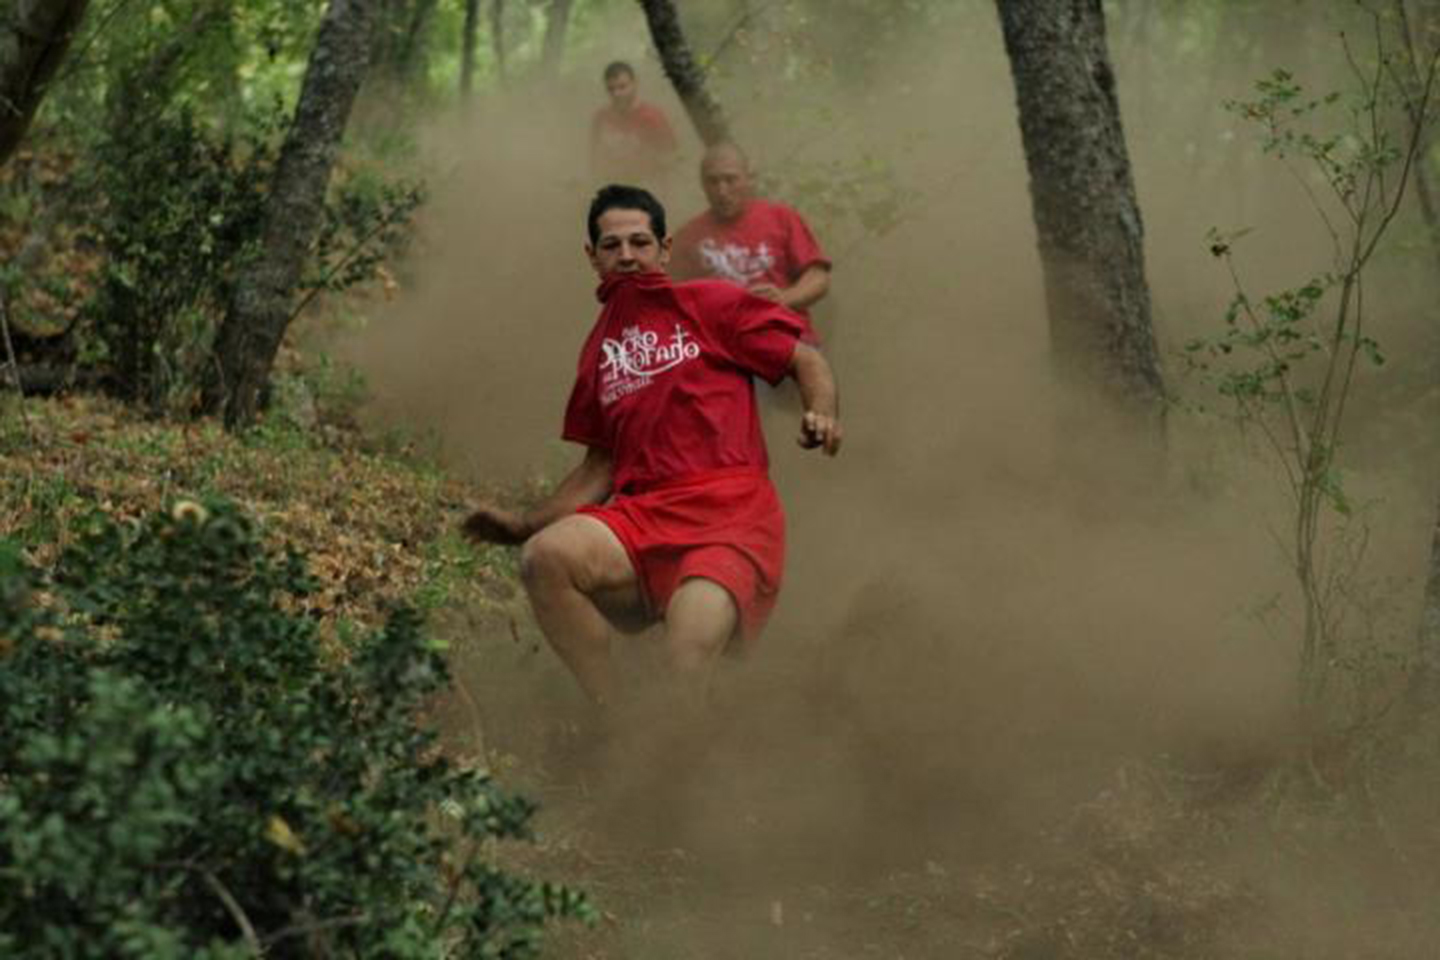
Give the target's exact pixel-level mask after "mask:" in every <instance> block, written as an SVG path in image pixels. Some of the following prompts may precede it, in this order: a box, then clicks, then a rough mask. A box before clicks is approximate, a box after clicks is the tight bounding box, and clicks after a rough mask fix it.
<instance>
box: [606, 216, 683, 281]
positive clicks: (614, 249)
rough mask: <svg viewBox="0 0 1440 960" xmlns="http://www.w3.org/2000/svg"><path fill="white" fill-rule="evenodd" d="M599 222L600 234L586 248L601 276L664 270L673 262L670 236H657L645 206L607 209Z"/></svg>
mask: <svg viewBox="0 0 1440 960" xmlns="http://www.w3.org/2000/svg"><path fill="white" fill-rule="evenodd" d="M597 225H598V226H599V228H600V237H599V239H597V240H596V241H595V245H594V246H593V247H592V246H589V245H586V247H585V252H586V253H587V254H589V256H590V265H591V266H592V267H594V268H595V272H596V273H598V274H599V275H600V276H602V277H604V276H606V275H607V274H611V273H644V272H649V271H654V270H664V269H665V265H666V264H667V263H669V262H670V238H669V237H666V238H665V239H664V240H661V239H659V238H658V237H656V236H655V229H654V227H652V226H651V225H650V214H648V213H646V212H645V211H644V210H623V209H611V210H606V211H605V212H604V213H602V214H600V219H599V221H598V223H597Z"/></svg>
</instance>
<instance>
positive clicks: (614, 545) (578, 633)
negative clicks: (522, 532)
mask: <svg viewBox="0 0 1440 960" xmlns="http://www.w3.org/2000/svg"><path fill="white" fill-rule="evenodd" d="M520 574H521V577H522V579H523V580H524V582H525V591H526V593H528V594H529V595H530V604H531V606H532V607H533V608H534V610H535V619H536V620H538V621H539V623H540V630H541V631H542V632H543V633H544V634H545V639H546V640H548V641H549V642H550V646H551V647H552V648H554V650H555V652H556V653H557V654H559V656H560V659H561V660H563V661H565V665H566V666H567V667H569V668H570V672H571V673H573V674H574V675H575V679H576V680H577V681H579V683H580V687H581V689H583V690H584V691H585V693H586V694H587V695H588V696H589V697H590V699H591V700H593V701H595V702H596V703H597V704H600V705H602V706H603V705H606V704H611V703H613V702H614V701H615V673H614V668H613V666H612V664H611V661H610V642H611V638H612V636H613V635H614V633H615V628H614V626H613V625H612V624H611V622H610V620H609V618H608V617H607V616H606V614H605V612H603V611H617V612H623V613H638V611H639V610H640V609H641V607H642V606H643V601H642V599H641V594H640V585H639V581H638V580H637V579H636V576H635V570H634V568H633V567H632V566H631V564H630V557H629V556H628V555H627V554H626V553H625V548H624V547H623V546H622V545H621V544H620V540H619V538H617V537H616V536H615V533H614V531H612V530H611V529H610V528H609V527H607V526H606V525H605V524H604V523H602V522H600V521H599V520H596V519H595V518H594V517H588V516H585V515H583V514H577V515H574V516H569V517H566V518H565V519H563V520H559V521H557V522H555V523H552V524H551V525H550V526H548V527H546V528H545V529H544V530H541V531H540V532H539V533H537V534H535V536H533V537H531V538H530V539H529V540H528V541H526V543H525V548H524V549H523V550H522V551H521V554H520ZM602 608H603V609H602Z"/></svg>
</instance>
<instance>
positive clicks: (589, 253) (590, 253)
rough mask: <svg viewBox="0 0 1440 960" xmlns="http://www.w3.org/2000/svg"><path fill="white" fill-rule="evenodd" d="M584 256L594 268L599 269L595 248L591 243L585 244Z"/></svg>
mask: <svg viewBox="0 0 1440 960" xmlns="http://www.w3.org/2000/svg"><path fill="white" fill-rule="evenodd" d="M585 258H586V259H587V260H589V261H590V266H592V267H594V268H595V269H596V270H599V269H600V261H599V260H598V259H596V257H595V248H594V246H592V245H591V244H588V243H587V244H585Z"/></svg>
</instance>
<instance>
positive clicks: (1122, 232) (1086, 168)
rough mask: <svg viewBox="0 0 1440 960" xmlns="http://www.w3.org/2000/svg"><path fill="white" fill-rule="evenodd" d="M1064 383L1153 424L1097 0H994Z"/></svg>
mask: <svg viewBox="0 0 1440 960" xmlns="http://www.w3.org/2000/svg"><path fill="white" fill-rule="evenodd" d="M997 6H998V7H999V11H1000V21H1001V26H1002V28H1003V30H1004V34H1005V50H1006V52H1007V53H1008V54H1009V58H1010V70H1011V75H1012V76H1013V78H1014V81H1015V95H1016V101H1017V103H1018V106H1019V113H1020V133H1021V139H1022V140H1023V142H1024V147H1025V160H1026V164H1027V166H1028V168H1029V172H1030V197H1031V203H1032V206H1033V211H1034V216H1035V228H1036V231H1037V233H1038V235H1039V236H1038V240H1039V248H1040V261H1041V265H1042V268H1043V270H1044V274H1045V297H1046V307H1047V311H1048V314H1049V318H1050V339H1051V348H1052V350H1053V351H1054V355H1055V359H1056V362H1057V367H1058V370H1059V373H1060V375H1061V377H1062V379H1064V380H1067V381H1071V382H1075V383H1077V384H1078V385H1079V386H1080V387H1081V388H1082V389H1087V390H1092V391H1094V390H1097V389H1098V392H1099V393H1100V395H1101V396H1102V397H1103V398H1104V399H1106V400H1109V401H1110V402H1111V405H1112V406H1114V407H1116V408H1117V409H1118V410H1120V411H1121V412H1122V413H1126V414H1132V415H1138V416H1139V417H1140V418H1141V419H1142V420H1143V421H1144V422H1146V423H1147V425H1148V426H1149V429H1151V430H1155V431H1158V430H1159V429H1161V427H1162V425H1163V405H1162V399H1163V394H1164V385H1163V381H1162V380H1161V376H1160V363H1159V357H1158V353H1157V350H1156V346H1155V334H1154V330H1153V328H1152V326H1151V319H1150V291H1149V288H1148V287H1147V286H1146V282H1145V259H1144V251H1143V244H1142V235H1143V229H1142V226H1141V222H1140V208H1139V205H1138V204H1137V202H1136V199H1135V186H1134V182H1133V180H1132V177H1131V173H1130V159H1129V156H1128V154H1127V153H1126V148H1125V136H1124V133H1123V131H1122V130H1121V126H1120V105H1119V101H1118V100H1117V98H1116V93H1115V74H1114V71H1113V70H1112V68H1111V66H1110V58H1109V55H1108V53H1107V51H1106V46H1105V20H1104V14H1103V12H1102V10H1101V0H997Z"/></svg>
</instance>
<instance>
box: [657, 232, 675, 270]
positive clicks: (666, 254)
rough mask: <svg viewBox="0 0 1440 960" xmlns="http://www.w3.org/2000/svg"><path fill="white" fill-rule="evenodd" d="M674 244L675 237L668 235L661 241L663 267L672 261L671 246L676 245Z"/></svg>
mask: <svg viewBox="0 0 1440 960" xmlns="http://www.w3.org/2000/svg"><path fill="white" fill-rule="evenodd" d="M674 244H675V238H674V237H666V238H665V239H664V240H661V241H660V266H662V267H663V266H665V264H667V263H669V262H670V248H671V247H672V246H674Z"/></svg>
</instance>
